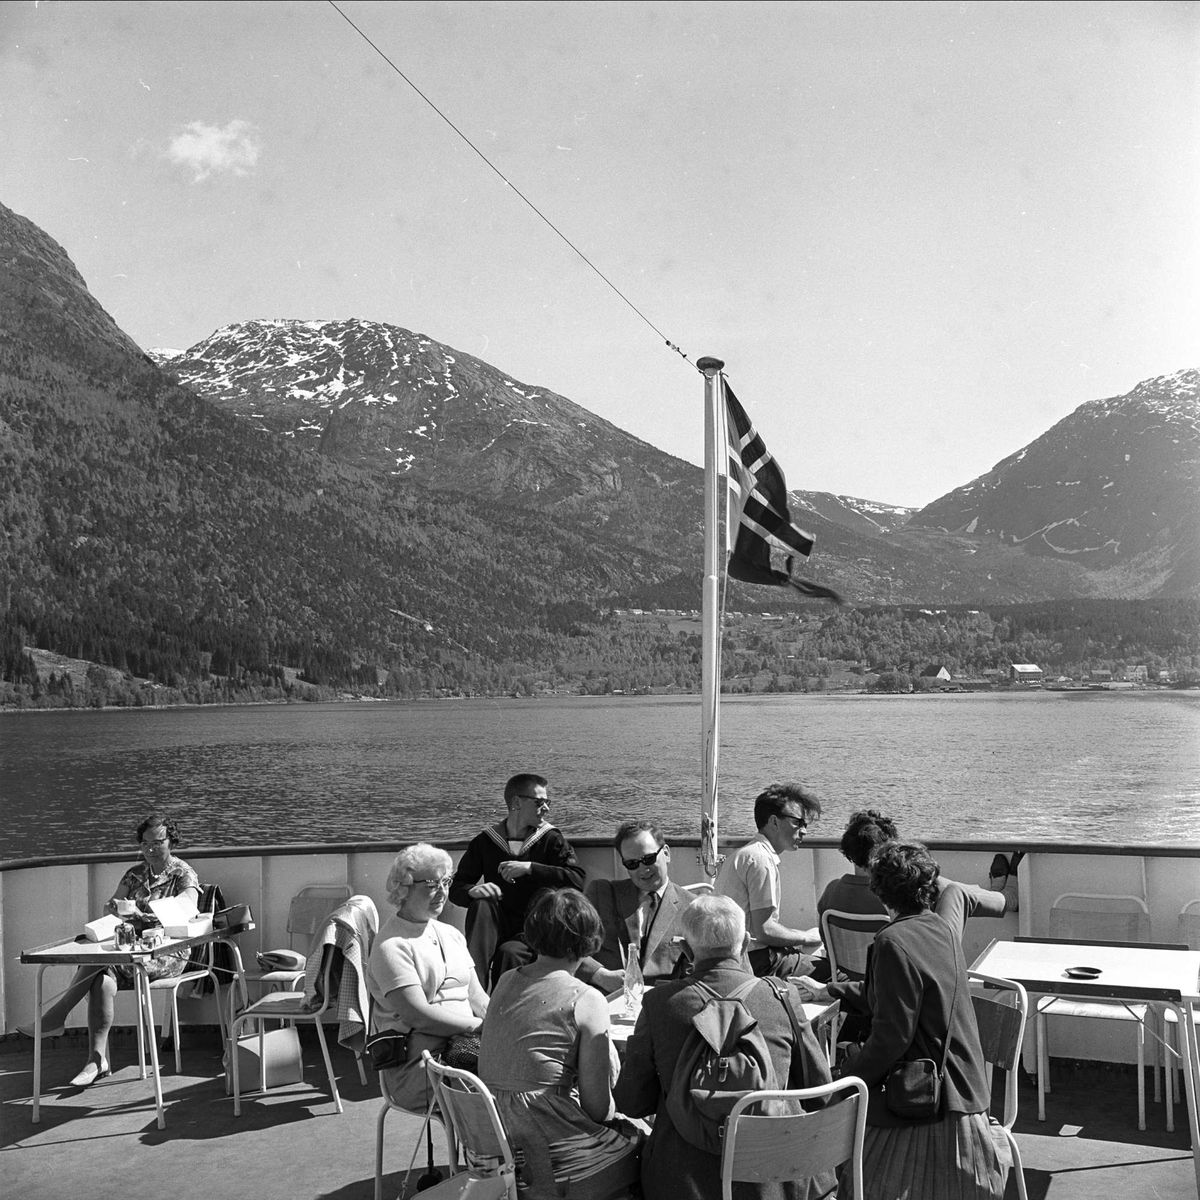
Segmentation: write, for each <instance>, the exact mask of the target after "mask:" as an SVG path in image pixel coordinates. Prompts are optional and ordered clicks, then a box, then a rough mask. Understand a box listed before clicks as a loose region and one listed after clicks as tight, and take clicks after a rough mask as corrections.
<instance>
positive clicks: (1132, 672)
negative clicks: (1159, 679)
mask: <svg viewBox="0 0 1200 1200" xmlns="http://www.w3.org/2000/svg"><path fill="white" fill-rule="evenodd" d="M1148 677H1149V672H1148V671H1147V670H1146V665H1145V663H1139V664H1138V665H1137V666H1136V667H1126V668H1125V678H1126V679H1128V680H1129V681H1130V682H1131V683H1145V682H1146V681H1147V679H1148Z"/></svg>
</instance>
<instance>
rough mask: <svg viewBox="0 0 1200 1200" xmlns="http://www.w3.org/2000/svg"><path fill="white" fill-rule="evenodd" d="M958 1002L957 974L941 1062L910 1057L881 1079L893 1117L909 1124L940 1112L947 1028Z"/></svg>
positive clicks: (947, 1052) (948, 1038)
mask: <svg viewBox="0 0 1200 1200" xmlns="http://www.w3.org/2000/svg"><path fill="white" fill-rule="evenodd" d="M957 1000H958V975H957V973H956V974H955V977H954V994H953V996H952V997H951V999H950V1019H949V1020H948V1021H947V1022H946V1041H945V1043H944V1045H943V1046H942V1061H941V1062H940V1063H935V1062H934V1061H933V1059H932V1058H913V1059H909V1060H907V1061H905V1062H898V1063H896V1064H895V1065H894V1066H893V1067H892V1069H891V1070H890V1071H888V1073H887V1078H886V1079H885V1080H884V1091H885V1093H886V1095H887V1106H888V1110H889V1111H890V1112H891V1113H892V1115H893V1116H896V1117H904V1118H905V1119H906V1120H909V1121H922V1120H928V1119H929V1118H930V1117H937V1116H940V1115H941V1112H942V1076H943V1075H944V1074H945V1073H946V1058H947V1056H948V1055H949V1053H950V1026H951V1025H952V1024H953V1023H954V1005H955V1002H956V1001H957Z"/></svg>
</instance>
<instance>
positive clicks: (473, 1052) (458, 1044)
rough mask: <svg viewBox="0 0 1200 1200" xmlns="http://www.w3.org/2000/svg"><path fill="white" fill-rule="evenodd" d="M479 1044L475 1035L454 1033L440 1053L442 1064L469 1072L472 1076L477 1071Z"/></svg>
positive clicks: (477, 1036)
mask: <svg viewBox="0 0 1200 1200" xmlns="http://www.w3.org/2000/svg"><path fill="white" fill-rule="evenodd" d="M479 1044H480V1038H479V1034H477V1033H456V1034H455V1035H454V1036H453V1037H452V1038H451V1039H450V1040H449V1042H447V1043H446V1049H445V1050H443V1051H442V1054H441V1059H442V1062H444V1063H445V1064H446V1066H448V1067H456V1068H457V1069H458V1070H460V1071H470V1072H471V1074H472V1075H474V1074H475V1073H476V1072H478V1070H479Z"/></svg>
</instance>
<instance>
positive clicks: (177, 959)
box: [113, 854, 200, 990]
mask: <svg viewBox="0 0 1200 1200" xmlns="http://www.w3.org/2000/svg"><path fill="white" fill-rule="evenodd" d="M121 888H124V889H125V894H126V895H127V896H128V897H129V899H130V900H137V901H139V902H140V903H141V904H145V902H146V901H147V900H165V899H166V898H167V897H168V896H178V895H179V893H180V892H186V891H187V890H188V888H195V889H196V890H197V891H199V890H200V880H199V879H198V878H197V876H196V872H195V871H193V870H192V868H191V867H189V866H188V865H187V863H185V862H184V861H183V859H182V858H176V857H175V856H174V855H173V854H172V855H169V856H168V858H167V866H166V870H165V871H163V873H162V874H161V875H154V874H152V873H151V871H150V864H149V863H148V862H146V860H145V859H143V860H142V861H141V862H137V863H134V864H133V866H132V867H130V868H129V870H128V871H126V872H125V874H124V875H122V876H121V882H120V883H119V884H117V890H118V891H119V890H120V889H121ZM136 924H137V927H138V928H139V929H144V928H145V927H146V926H147V925H157V924H158V919H157V918H156V917H154V916H152V915H151V914H149V913H141V912H139V913H138V917H137V922H136ZM190 953H191V952H190V951H189V950H184V951H181V952H180V953H179V954H164V955H162V956H160V957H159V958H152V959H151V960H150V961H149V962H148V963H146V964H145V965H146V972H147V974H148V975H149V976H150V978H151V979H166V978H173V977H174V976H176V975H182V974H183V968H184V967H185V966H187V961H188V957H189V955H190ZM113 970H115V971H116V973H117V986H118V987H120V988H121V989H122V990H125V989H126V988H131V987H132V986H133V980H134V977H135V972H134V969H133V968H132V967H125V966H116V967H114V968H113Z"/></svg>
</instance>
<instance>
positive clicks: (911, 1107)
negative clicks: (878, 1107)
mask: <svg viewBox="0 0 1200 1200" xmlns="http://www.w3.org/2000/svg"><path fill="white" fill-rule="evenodd" d="M945 1061H946V1060H945V1059H944V1058H943V1059H942V1066H939V1065H938V1064H937V1063H935V1062H934V1061H933V1059H932V1058H915V1059H912V1060H910V1061H908V1062H899V1063H897V1064H896V1065H895V1066H894V1067H893V1068H892V1069H891V1070H890V1071H889V1072H888V1073H887V1081H886V1085H885V1086H886V1089H887V1106H888V1109H889V1111H890V1112H892V1113H893V1114H894V1115H895V1116H897V1117H906V1118H907V1119H908V1120H910V1121H916V1120H920V1119H922V1118H928V1117H936V1116H937V1115H938V1113H939V1112H941V1109H942V1068H943V1067H944V1066H945Z"/></svg>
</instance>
